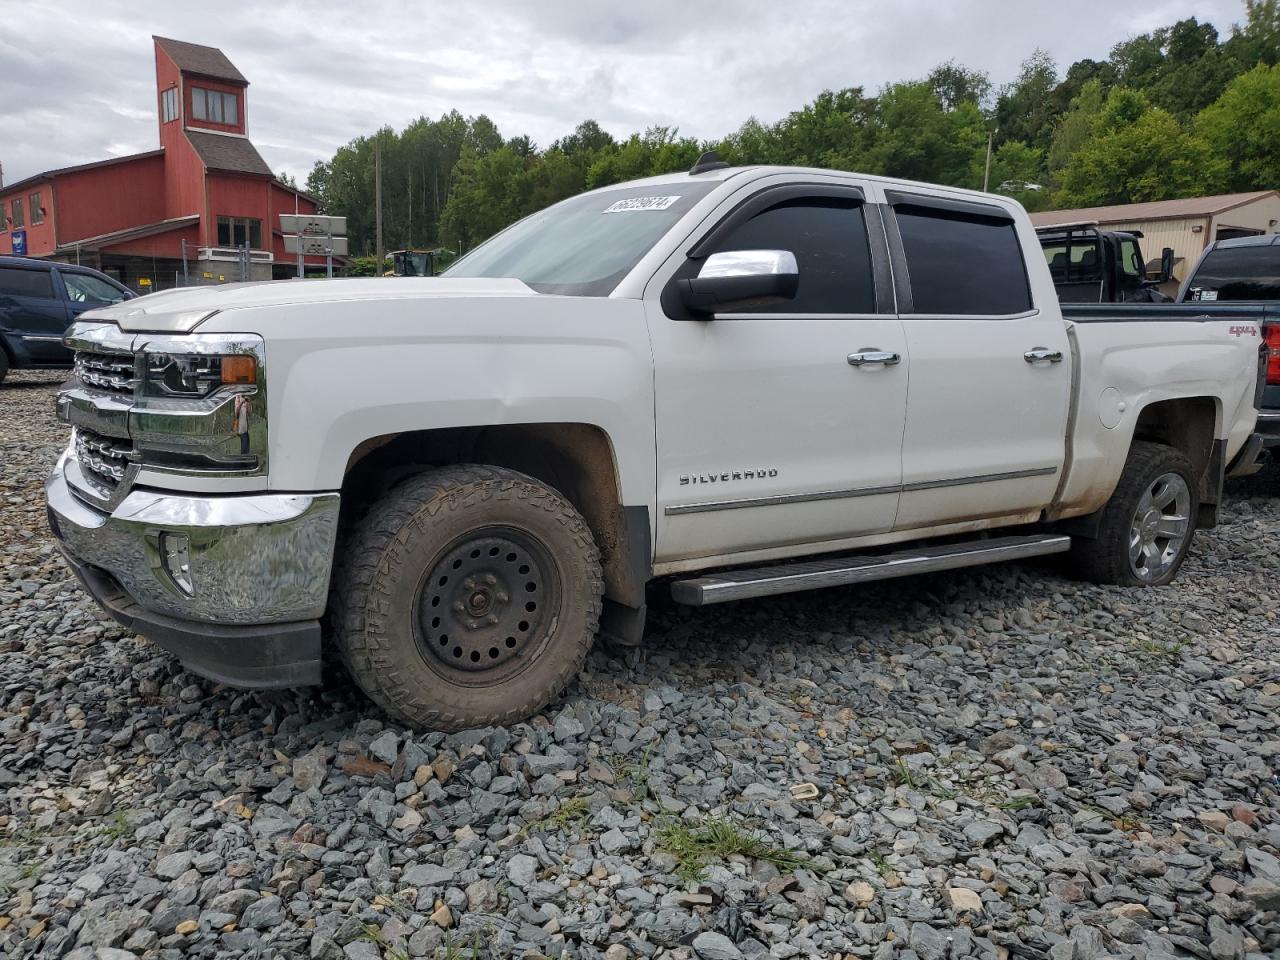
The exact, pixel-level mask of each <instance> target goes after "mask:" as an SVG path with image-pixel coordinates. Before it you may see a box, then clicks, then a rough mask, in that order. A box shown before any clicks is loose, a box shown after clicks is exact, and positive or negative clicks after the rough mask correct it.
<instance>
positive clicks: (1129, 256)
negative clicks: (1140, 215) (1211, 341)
mask: <svg viewBox="0 0 1280 960" xmlns="http://www.w3.org/2000/svg"><path fill="white" fill-rule="evenodd" d="M1036 236H1037V237H1039V239H1040V249H1041V250H1042V251H1043V252H1044V259H1045V262H1046V263H1047V264H1048V265H1049V275H1050V276H1051V277H1053V286H1054V289H1056V290H1057V291H1058V300H1059V301H1060V302H1062V303H1171V302H1172V301H1173V298H1172V297H1169V296H1166V295H1165V294H1163V293H1161V292H1160V289H1159V287H1160V285H1161V284H1165V283H1168V282H1169V280H1170V279H1171V278H1172V276H1173V250H1172V249H1170V248H1168V247H1166V248H1165V249H1164V250H1163V251H1162V252H1161V256H1160V273H1159V275H1158V276H1157V277H1155V278H1154V279H1148V278H1147V268H1146V261H1145V260H1144V259H1143V256H1142V246H1141V244H1139V243H1138V241H1139V240H1140V239H1141V238H1142V233H1141V232H1140V231H1138V230H1100V229H1099V228H1098V225H1097V223H1094V222H1089V223H1063V224H1057V225H1055V226H1048V227H1040V228H1038V229H1037V230H1036Z"/></svg>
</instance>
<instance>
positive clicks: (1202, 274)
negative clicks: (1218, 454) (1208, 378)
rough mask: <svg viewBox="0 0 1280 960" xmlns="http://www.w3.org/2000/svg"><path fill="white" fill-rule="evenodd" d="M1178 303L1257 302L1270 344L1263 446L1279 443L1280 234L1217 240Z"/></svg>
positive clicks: (1262, 400)
mask: <svg viewBox="0 0 1280 960" xmlns="http://www.w3.org/2000/svg"><path fill="white" fill-rule="evenodd" d="M1178 302H1179V303H1196V304H1200V306H1201V307H1202V309H1206V310H1212V309H1223V305H1227V304H1229V305H1230V306H1229V307H1226V309H1232V310H1239V309H1240V308H1241V307H1242V306H1243V305H1244V304H1254V305H1256V310H1257V313H1256V315H1255V317H1254V319H1253V322H1254V323H1256V324H1257V325H1258V326H1259V327H1261V329H1262V335H1263V338H1264V340H1265V341H1266V346H1267V351H1268V352H1267V367H1266V377H1265V379H1264V383H1263V385H1262V386H1263V390H1262V393H1261V395H1260V397H1259V402H1258V427H1257V432H1258V438H1259V442H1260V444H1261V446H1262V447H1264V448H1266V449H1271V448H1273V447H1276V446H1280V236H1277V235H1274V234H1268V235H1264V236H1257V237H1237V238H1236V239H1234V240H1219V241H1217V242H1215V243H1212V244H1210V245H1209V246H1208V248H1207V249H1206V250H1205V251H1204V253H1202V254H1201V255H1200V259H1199V260H1197V261H1196V265H1195V269H1193V270H1192V271H1191V274H1190V275H1189V276H1188V277H1187V279H1186V282H1185V283H1183V285H1182V288H1181V289H1180V290H1179V291H1178Z"/></svg>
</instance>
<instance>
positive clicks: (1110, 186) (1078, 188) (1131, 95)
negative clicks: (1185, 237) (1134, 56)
mask: <svg viewBox="0 0 1280 960" xmlns="http://www.w3.org/2000/svg"><path fill="white" fill-rule="evenodd" d="M1215 170H1216V164H1215V161H1214V158H1213V154H1212V151H1211V150H1210V149H1209V146H1208V144H1207V143H1205V141H1204V140H1203V139H1201V138H1200V137H1198V136H1195V135H1193V134H1191V133H1189V132H1188V131H1187V130H1185V129H1184V128H1183V127H1182V125H1181V124H1179V123H1178V120H1177V118H1175V117H1174V116H1173V114H1171V113H1169V112H1168V111H1167V110H1162V109H1161V108H1159V107H1153V106H1151V104H1150V101H1148V100H1147V98H1146V97H1145V96H1144V95H1143V94H1141V93H1138V92H1137V91H1133V90H1126V89H1125V88H1123V87H1118V88H1116V89H1115V90H1112V91H1111V93H1110V94H1109V95H1108V97H1107V101H1106V104H1105V105H1104V106H1103V109H1102V112H1101V113H1100V114H1099V116H1098V118H1097V120H1096V122H1095V124H1094V128H1093V134H1092V136H1091V137H1090V139H1089V140H1088V141H1087V142H1086V143H1084V144H1083V145H1082V146H1081V147H1080V148H1079V149H1077V150H1076V151H1075V153H1074V154H1072V156H1071V159H1070V160H1069V161H1068V162H1067V164H1066V166H1065V167H1063V169H1062V171H1061V186H1060V188H1059V190H1058V193H1057V195H1056V197H1055V201H1056V203H1057V205H1059V206H1063V207H1089V206H1098V205H1101V204H1109V203H1135V202H1141V201H1144V200H1168V199H1171V198H1174V197H1186V196H1194V195H1195V194H1198V193H1203V192H1205V191H1206V190H1208V189H1209V188H1210V187H1211V185H1212V184H1213V183H1214V182H1215V181H1216V180H1217V175H1216V173H1215Z"/></svg>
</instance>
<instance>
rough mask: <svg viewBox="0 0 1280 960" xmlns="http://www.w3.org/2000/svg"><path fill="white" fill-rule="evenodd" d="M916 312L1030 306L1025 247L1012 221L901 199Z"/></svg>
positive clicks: (996, 312)
mask: <svg viewBox="0 0 1280 960" xmlns="http://www.w3.org/2000/svg"><path fill="white" fill-rule="evenodd" d="M894 213H895V214H896V215H897V220H898V231H899V232H900V233H901V235H902V246H903V249H904V252H905V253H906V256H907V272H908V274H909V275H910V278H911V297H912V301H913V305H914V306H913V312H914V313H925V314H943V315H960V316H1007V315H1009V314H1016V313H1026V312H1027V311H1028V310H1030V309H1031V290H1030V287H1029V286H1028V284H1027V269H1026V265H1025V264H1024V263H1023V260H1022V246H1021V244H1019V242H1018V235H1017V233H1016V232H1015V230H1014V225H1013V222H1012V221H1011V220H998V219H986V218H985V217H982V216H980V215H970V214H966V213H960V212H954V211H950V210H942V209H936V208H933V207H927V206H919V207H916V206H911V205H910V204H901V205H897V206H895V207H894Z"/></svg>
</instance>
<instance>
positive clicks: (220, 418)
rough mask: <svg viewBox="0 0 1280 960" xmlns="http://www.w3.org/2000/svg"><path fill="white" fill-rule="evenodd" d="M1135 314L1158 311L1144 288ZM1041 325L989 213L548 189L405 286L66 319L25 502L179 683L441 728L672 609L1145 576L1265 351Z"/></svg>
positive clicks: (926, 189)
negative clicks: (344, 676)
mask: <svg viewBox="0 0 1280 960" xmlns="http://www.w3.org/2000/svg"><path fill="white" fill-rule="evenodd" d="M1151 309H1156V308H1151ZM1161 309H1162V313H1161V315H1160V316H1159V318H1158V319H1157V318H1155V317H1154V316H1153V317H1151V318H1149V319H1145V320H1144V321H1142V322H1128V321H1130V320H1132V318H1131V317H1128V316H1112V315H1111V314H1110V313H1108V312H1107V310H1106V309H1102V308H1098V309H1097V312H1096V314H1094V315H1090V316H1080V317H1078V318H1076V319H1074V320H1072V321H1070V322H1068V321H1064V319H1063V314H1062V311H1061V309H1060V307H1059V304H1058V299H1057V296H1056V293H1055V291H1054V288H1053V283H1052V279H1051V277H1050V274H1049V269H1048V267H1047V265H1046V263H1045V260H1044V258H1043V256H1041V254H1040V251H1039V245H1038V241H1037V238H1036V234H1035V231H1034V229H1033V228H1032V226H1031V223H1030V221H1029V220H1028V218H1027V215H1026V213H1025V212H1024V211H1023V209H1022V207H1020V206H1019V205H1018V204H1017V203H1016V202H1014V201H1012V200H1009V199H1008V198H1005V197H999V196H992V195H986V194H980V193H974V192H971V191H964V190H957V189H952V188H947V187H937V186H929V185H925V184H920V183H910V182H901V181H895V180H889V179H884V178H879V177H870V176H860V175H856V174H844V173H838V172H833V171H829V170H807V169H794V168H779V167H754V168H737V169H735V168H728V167H726V166H725V165H724V164H721V163H718V162H715V161H713V160H710V159H704V161H700V162H699V164H698V165H697V166H695V167H694V169H693V170H692V171H691V172H690V173H688V174H679V175H669V176H662V177H655V178H652V179H648V180H641V181H636V182H633V183H627V184H622V185H619V186H613V187H608V188H605V189H603V190H597V191H594V192H591V193H587V194H583V195H580V196H577V197H573V198H571V199H569V200H566V201H564V202H562V203H559V204H556V205H555V206H552V207H550V208H548V209H546V210H543V211H541V212H540V213H537V214H534V215H533V216H531V217H528V218H526V219H525V220H522V221H520V222H519V223H517V224H515V225H514V226H512V227H509V228H508V229H506V230H505V231H503V232H502V233H499V234H498V235H497V236H495V237H493V238H492V239H491V240H489V241H488V242H487V243H485V244H482V245H481V246H479V247H478V248H476V249H475V250H474V251H472V252H471V253H469V254H468V255H467V256H466V257H464V258H463V259H461V260H459V261H458V262H457V263H456V264H454V265H453V266H452V267H451V268H450V269H449V270H448V271H446V273H445V275H444V276H442V277H437V278H424V279H413V278H404V279H402V280H397V281H395V282H388V281H386V280H382V279H367V280H356V279H353V280H344V281H342V282H340V283H322V282H312V283H307V284H265V285H246V286H230V287H219V288H195V289H186V290H174V291H165V292H162V293H157V294H154V295H152V296H149V297H146V298H145V299H144V300H142V301H140V302H139V303H137V304H136V305H135V304H130V305H128V307H123V308H122V307H113V308H106V309H102V310H96V311H94V312H93V313H92V314H91V315H87V316H86V317H84V318H82V320H81V322H80V323H78V324H77V325H76V326H75V328H74V329H73V330H72V331H71V332H70V334H69V336H68V343H69V344H70V345H71V346H72V347H74V348H75V350H76V351H77V353H76V378H75V379H74V380H73V381H71V382H69V383H68V385H67V386H66V388H65V389H64V390H63V391H62V392H61V393H60V394H59V397H58V409H59V413H60V415H61V416H62V418H63V419H64V420H65V421H66V422H68V423H69V424H70V425H72V427H73V428H74V429H73V432H72V440H71V443H70V445H69V447H68V449H67V451H66V452H65V453H64V454H63V456H62V457H61V459H60V460H59V462H58V464H57V467H56V468H55V469H54V471H53V473H52V475H51V476H50V478H49V482H48V486H47V494H48V502H49V516H50V520H51V525H52V527H53V530H54V532H55V534H56V535H57V538H58V540H59V541H60V543H61V545H62V548H63V551H64V552H65V554H66V556H67V559H68V560H69V562H70V563H71V565H72V567H73V568H74V569H75V571H76V572H77V573H78V574H79V576H80V578H81V579H82V580H83V581H84V583H85V585H86V586H87V587H88V589H89V590H90V591H91V592H92V593H93V594H94V596H96V597H97V598H98V600H99V602H100V603H101V604H102V605H103V606H104V607H105V608H106V610H107V611H108V612H109V613H110V614H111V615H112V616H114V617H116V618H117V619H118V620H119V621H120V622H121V623H124V624H126V625H127V626H129V627H130V628H132V629H135V630H137V631H139V632H141V633H143V634H145V635H147V636H149V637H151V638H152V639H153V640H155V641H156V642H157V643H159V644H160V645H161V646H163V647H165V648H167V649H169V650H171V651H173V652H174V653H176V654H177V655H178V656H179V657H180V658H181V659H182V660H183V661H184V662H185V663H186V664H187V666H188V667H189V668H190V669H192V670H193V671H195V672H198V673H202V674H204V675H206V676H209V677H213V678H215V679H217V680H221V681H224V682H228V683H233V684H237V685H242V686H282V685H293V684H300V683H315V682H318V681H319V679H320V669H321V667H320V664H321V645H322V621H323V623H324V625H325V627H326V637H325V639H324V641H323V642H325V643H328V644H331V645H332V649H333V650H334V652H335V653H336V654H337V655H339V656H340V657H341V658H342V660H343V661H344V662H345V664H346V666H347V668H348V669H349V670H350V672H351V673H352V675H353V676H354V677H355V679H356V681H357V682H358V683H359V684H360V685H361V687H363V689H364V690H365V691H366V692H367V693H368V694H369V696H370V697H372V698H373V699H374V700H375V701H376V702H377V703H378V704H380V705H381V706H382V707H383V708H385V709H386V710H387V711H388V712H390V713H391V714H393V715H395V716H396V717H398V718H399V719H401V720H403V721H405V722H406V723H409V724H413V725H421V726H428V727H437V728H445V729H457V728H462V727H468V726H476V725H485V724H498V723H506V722H511V721H514V720H516V719H519V718H523V717H526V716H528V715H529V714H530V713H531V712H533V711H536V710H538V709H540V708H541V707H542V706H544V705H545V704H546V703H548V702H549V701H550V700H551V699H552V698H554V697H555V696H556V695H557V694H558V693H559V692H560V691H561V690H562V689H563V688H564V686H565V685H566V684H567V683H568V682H569V681H570V680H571V679H572V678H573V677H574V675H575V674H576V673H577V671H578V670H579V669H580V667H581V665H582V663H583V660H584V657H585V656H586V653H587V650H588V648H589V647H590V645H591V643H592V641H593V639H594V638H595V636H596V634H597V632H598V631H599V632H600V633H602V634H604V635H605V636H606V637H607V638H608V639H609V640H611V641H613V642H616V643H621V644H636V643H639V642H640V641H641V634H642V631H643V626H644V618H645V601H646V588H647V587H649V586H651V585H653V584H655V583H665V584H667V585H669V589H670V590H671V593H672V596H673V597H674V598H675V600H677V601H679V602H681V603H686V604H693V605H702V604H711V603H720V602H723V601H726V600H735V599H739V598H743V597H763V596H771V595H775V594H780V593H785V592H788V591H796V590H810V589H814V588H818V587H829V586H835V585H841V584H850V583H859V582H865V581H871V580H877V579H882V578H887V577H894V576H900V575H904V574H909V573H919V572H930V571H936V570H941V569H946V568H952V567H963V566H969V565H974V564H981V563H987V562H992V561H999V560H1009V559H1015V558H1021V557H1030V556H1037V555H1046V554H1056V553H1067V552H1069V555H1070V561H1071V563H1072V565H1073V566H1074V568H1075V569H1076V570H1077V571H1078V572H1079V573H1080V574H1081V575H1083V576H1086V577H1089V578H1092V579H1094V580H1097V581H1101V582H1107V583H1117V584H1123V585H1126V586H1137V587H1141V586H1157V585H1160V584H1166V583H1168V582H1169V581H1170V580H1172V579H1173V577H1174V576H1175V574H1176V573H1177V571H1178V568H1179V567H1180V566H1181V564H1182V562H1183V559H1184V557H1185V556H1186V553H1187V549H1188V547H1189V546H1190V543H1191V540H1192V535H1193V533H1194V531H1195V530H1196V528H1197V527H1203V526H1212V525H1213V524H1214V523H1215V521H1216V517H1217V510H1218V504H1219V500H1220V498H1221V490H1222V479H1223V474H1224V471H1225V470H1226V468H1227V467H1228V465H1229V464H1231V463H1232V461H1233V460H1234V459H1235V458H1236V457H1237V456H1238V454H1239V453H1240V451H1242V450H1243V449H1245V448H1246V446H1247V445H1248V443H1249V440H1250V437H1251V434H1252V431H1253V425H1254V419H1255V415H1256V411H1255V408H1254V384H1255V380H1256V377H1257V370H1258V364H1259V356H1260V351H1259V344H1260V340H1259V338H1258V336H1257V334H1256V333H1250V332H1249V331H1248V330H1247V329H1242V327H1241V325H1239V324H1237V323H1235V322H1232V321H1229V320H1226V319H1220V318H1216V317H1212V316H1206V315H1205V314H1204V313H1203V311H1201V310H1200V309H1198V308H1197V307H1194V306H1189V307H1185V308H1177V307H1165V308H1161Z"/></svg>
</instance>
